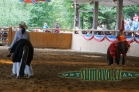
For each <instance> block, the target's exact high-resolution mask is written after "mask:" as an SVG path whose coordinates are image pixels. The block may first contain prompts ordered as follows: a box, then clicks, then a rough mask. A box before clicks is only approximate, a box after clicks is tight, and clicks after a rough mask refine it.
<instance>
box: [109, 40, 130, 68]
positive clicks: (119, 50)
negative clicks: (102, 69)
mask: <svg viewBox="0 0 139 92" xmlns="http://www.w3.org/2000/svg"><path fill="white" fill-rule="evenodd" d="M129 47H130V45H129V44H128V43H127V41H120V42H117V43H112V44H111V45H110V46H109V47H108V49H107V61H108V62H109V63H108V65H112V64H113V61H114V60H115V63H116V65H117V66H119V62H120V58H121V55H122V65H123V66H125V57H126V53H127V51H128V50H129Z"/></svg>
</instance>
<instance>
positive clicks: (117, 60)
mask: <svg viewBox="0 0 139 92" xmlns="http://www.w3.org/2000/svg"><path fill="white" fill-rule="evenodd" d="M119 62H120V53H119V54H117V56H116V64H117V65H119Z"/></svg>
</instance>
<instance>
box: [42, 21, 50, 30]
mask: <svg viewBox="0 0 139 92" xmlns="http://www.w3.org/2000/svg"><path fill="white" fill-rule="evenodd" d="M43 28H44V29H43V30H42V31H43V32H47V31H48V30H47V28H49V26H48V25H47V23H46V22H45V23H44V25H43Z"/></svg>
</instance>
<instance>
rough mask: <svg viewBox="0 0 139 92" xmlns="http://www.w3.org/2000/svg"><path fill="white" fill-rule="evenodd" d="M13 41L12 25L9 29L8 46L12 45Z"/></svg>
mask: <svg viewBox="0 0 139 92" xmlns="http://www.w3.org/2000/svg"><path fill="white" fill-rule="evenodd" d="M11 43H12V27H10V28H9V31H8V46H10V45H11Z"/></svg>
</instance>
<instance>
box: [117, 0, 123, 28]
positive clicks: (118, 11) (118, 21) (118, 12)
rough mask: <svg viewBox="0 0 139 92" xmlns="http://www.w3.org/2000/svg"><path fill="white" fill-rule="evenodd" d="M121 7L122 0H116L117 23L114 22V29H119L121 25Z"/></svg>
mask: <svg viewBox="0 0 139 92" xmlns="http://www.w3.org/2000/svg"><path fill="white" fill-rule="evenodd" d="M122 9H123V0H117V23H116V25H117V26H116V30H120V29H121V27H122V17H123V13H122Z"/></svg>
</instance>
